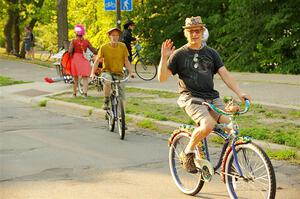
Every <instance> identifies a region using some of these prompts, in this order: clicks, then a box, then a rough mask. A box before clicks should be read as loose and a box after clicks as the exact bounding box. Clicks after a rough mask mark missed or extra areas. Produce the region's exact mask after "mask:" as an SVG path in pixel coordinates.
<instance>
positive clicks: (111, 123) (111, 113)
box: [105, 97, 116, 132]
mask: <svg viewBox="0 0 300 199" xmlns="http://www.w3.org/2000/svg"><path fill="white" fill-rule="evenodd" d="M115 106H116V105H115V103H114V101H113V98H112V97H111V101H110V108H109V109H108V110H107V111H106V115H105V118H106V119H107V123H108V129H109V130H110V131H111V132H113V131H114V130H115V112H116V107H115Z"/></svg>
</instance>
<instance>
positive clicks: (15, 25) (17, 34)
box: [13, 10, 20, 54]
mask: <svg viewBox="0 0 300 199" xmlns="http://www.w3.org/2000/svg"><path fill="white" fill-rule="evenodd" d="M19 20H20V16H19V11H18V10H17V11H16V12H15V17H14V23H13V29H14V33H15V34H14V49H13V51H14V54H17V53H19V51H20V28H19Z"/></svg>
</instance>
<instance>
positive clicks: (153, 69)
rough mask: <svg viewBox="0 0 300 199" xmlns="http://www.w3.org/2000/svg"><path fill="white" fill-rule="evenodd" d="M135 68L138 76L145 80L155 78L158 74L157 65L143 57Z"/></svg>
mask: <svg viewBox="0 0 300 199" xmlns="http://www.w3.org/2000/svg"><path fill="white" fill-rule="evenodd" d="M134 69H135V73H136V74H137V76H138V77H139V78H141V79H142V80H145V81H150V80H152V79H154V78H155V76H156V74H157V66H156V65H155V64H153V63H152V62H150V61H146V60H145V59H142V58H141V59H138V60H137V61H136V62H135V66H134Z"/></svg>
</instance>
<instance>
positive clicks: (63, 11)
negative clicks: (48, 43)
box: [56, 0, 68, 49]
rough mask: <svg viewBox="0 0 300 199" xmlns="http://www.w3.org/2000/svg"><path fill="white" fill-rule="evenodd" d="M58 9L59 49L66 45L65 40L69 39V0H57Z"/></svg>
mask: <svg viewBox="0 0 300 199" xmlns="http://www.w3.org/2000/svg"><path fill="white" fill-rule="evenodd" d="M56 11H57V33H58V35H57V38H58V40H57V45H58V49H60V48H63V47H64V41H68V18H67V13H68V0H56Z"/></svg>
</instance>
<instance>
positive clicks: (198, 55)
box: [168, 45, 224, 99]
mask: <svg viewBox="0 0 300 199" xmlns="http://www.w3.org/2000/svg"><path fill="white" fill-rule="evenodd" d="M222 66H224V64H223V62H222V60H221V58H220V55H219V54H218V52H217V51H216V50H214V49H212V48H210V47H208V46H204V47H203V48H202V49H200V50H193V49H190V48H188V47H187V46H186V45H184V46H182V47H181V48H179V49H177V50H176V51H175V52H174V53H173V54H172V55H171V56H170V58H169V60H168V68H169V69H170V70H171V71H172V74H173V75H176V74H178V76H179V92H180V93H190V94H191V95H192V96H194V97H200V98H203V99H215V98H218V97H219V92H218V91H216V90H214V82H213V77H214V74H216V73H217V72H218V70H219V68H221V67H222Z"/></svg>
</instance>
